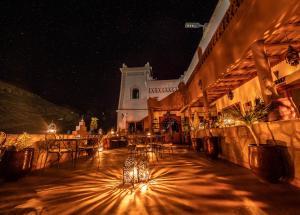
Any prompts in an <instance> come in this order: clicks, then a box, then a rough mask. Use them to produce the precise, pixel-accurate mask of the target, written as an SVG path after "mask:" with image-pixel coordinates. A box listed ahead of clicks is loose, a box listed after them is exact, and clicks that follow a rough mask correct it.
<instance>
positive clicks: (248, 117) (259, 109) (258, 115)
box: [229, 103, 271, 145]
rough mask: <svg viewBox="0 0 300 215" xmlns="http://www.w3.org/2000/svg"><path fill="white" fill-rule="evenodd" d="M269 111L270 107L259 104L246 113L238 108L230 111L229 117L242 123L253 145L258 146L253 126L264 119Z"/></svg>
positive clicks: (235, 107)
mask: <svg viewBox="0 0 300 215" xmlns="http://www.w3.org/2000/svg"><path fill="white" fill-rule="evenodd" d="M270 110H271V105H267V106H264V105H262V104H261V103H260V104H259V105H258V104H257V105H256V106H255V107H254V108H251V109H250V110H248V111H245V112H244V111H242V110H241V109H240V108H239V107H238V106H234V107H233V108H231V109H230V111H229V112H230V113H231V115H232V116H233V117H234V118H235V119H236V120H238V121H240V122H242V124H244V125H245V126H246V127H247V128H248V129H249V131H250V133H251V135H252V137H253V139H254V141H255V144H256V145H259V139H258V137H257V135H256V134H255V132H254V129H253V124H254V123H256V122H258V121H261V120H262V119H264V118H265V117H266V116H267V115H268V113H269V112H270Z"/></svg>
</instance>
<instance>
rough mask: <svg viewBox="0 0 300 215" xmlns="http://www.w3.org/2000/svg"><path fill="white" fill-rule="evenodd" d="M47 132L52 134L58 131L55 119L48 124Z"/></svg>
mask: <svg viewBox="0 0 300 215" xmlns="http://www.w3.org/2000/svg"><path fill="white" fill-rule="evenodd" d="M47 133H51V134H55V133H56V125H55V123H54V122H53V121H52V122H51V123H50V124H49V125H48V129H47Z"/></svg>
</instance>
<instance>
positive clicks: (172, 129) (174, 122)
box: [159, 113, 181, 144]
mask: <svg viewBox="0 0 300 215" xmlns="http://www.w3.org/2000/svg"><path fill="white" fill-rule="evenodd" d="M159 121H160V122H161V123H160V129H161V131H162V134H163V135H164V136H165V139H166V141H168V142H169V141H170V142H173V143H175V144H179V143H181V121H180V117H178V116H176V115H172V114H170V113H167V114H165V115H164V116H163V117H161V118H160V120H159Z"/></svg>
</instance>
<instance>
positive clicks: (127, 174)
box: [123, 155, 138, 186]
mask: <svg viewBox="0 0 300 215" xmlns="http://www.w3.org/2000/svg"><path fill="white" fill-rule="evenodd" d="M137 182H138V167H137V161H136V159H135V157H134V156H131V155H130V156H129V157H128V158H127V159H126V160H125V163H124V166H123V185H124V184H132V186H134V183H137Z"/></svg>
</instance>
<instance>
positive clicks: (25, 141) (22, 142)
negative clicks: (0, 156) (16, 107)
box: [5, 132, 32, 151]
mask: <svg viewBox="0 0 300 215" xmlns="http://www.w3.org/2000/svg"><path fill="white" fill-rule="evenodd" d="M29 139H30V136H29V135H28V134H27V133H26V132H24V133H23V134H21V135H20V136H18V137H17V138H12V139H9V140H8V141H7V142H6V143H5V147H6V149H7V150H11V151H22V150H23V149H25V148H29V147H32V144H31V143H30V142H29Z"/></svg>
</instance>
